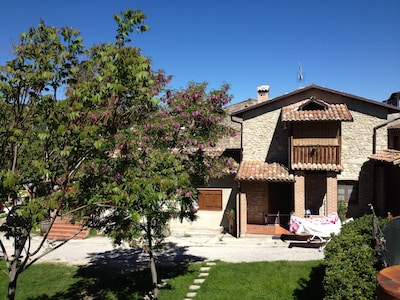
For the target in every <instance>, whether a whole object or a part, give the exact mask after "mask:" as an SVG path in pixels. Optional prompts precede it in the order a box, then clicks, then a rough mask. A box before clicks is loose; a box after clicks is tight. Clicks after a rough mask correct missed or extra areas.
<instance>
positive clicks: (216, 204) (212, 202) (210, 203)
mask: <svg viewBox="0 0 400 300" xmlns="http://www.w3.org/2000/svg"><path fill="white" fill-rule="evenodd" d="M199 209H200V210H222V190H199Z"/></svg>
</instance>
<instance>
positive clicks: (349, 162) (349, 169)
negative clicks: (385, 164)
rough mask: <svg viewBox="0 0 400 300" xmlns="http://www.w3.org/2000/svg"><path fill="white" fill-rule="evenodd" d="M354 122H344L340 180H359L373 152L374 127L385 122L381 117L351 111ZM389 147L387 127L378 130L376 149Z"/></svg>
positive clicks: (380, 149)
mask: <svg viewBox="0 0 400 300" xmlns="http://www.w3.org/2000/svg"><path fill="white" fill-rule="evenodd" d="M351 115H352V116H353V120H354V122H343V123H342V155H341V158H342V165H343V167H344V171H343V172H342V173H341V174H340V175H339V176H338V180H358V178H359V174H360V171H361V168H362V166H363V164H364V163H365V162H367V161H368V156H370V155H371V154H372V144H373V128H374V127H375V126H377V125H380V124H382V123H384V122H385V120H382V119H381V118H376V117H373V116H369V115H365V114H362V113H359V112H356V111H351ZM386 147H387V128H386V127H383V128H381V129H378V130H377V138H376V151H377V152H379V151H382V150H383V149H385V148H386Z"/></svg>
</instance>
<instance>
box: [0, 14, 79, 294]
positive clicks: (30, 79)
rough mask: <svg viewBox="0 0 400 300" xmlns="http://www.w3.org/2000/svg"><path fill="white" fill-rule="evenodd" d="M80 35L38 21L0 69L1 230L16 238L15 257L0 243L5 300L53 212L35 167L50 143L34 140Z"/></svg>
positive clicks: (73, 56)
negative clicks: (25, 193)
mask: <svg viewBox="0 0 400 300" xmlns="http://www.w3.org/2000/svg"><path fill="white" fill-rule="evenodd" d="M78 34H79V32H78V31H75V30H73V29H69V28H62V29H61V30H58V29H56V28H54V27H48V26H46V25H45V24H44V22H43V21H41V22H40V23H39V25H38V26H37V27H36V28H34V27H32V28H30V30H29V32H28V33H24V34H22V35H21V39H20V44H19V45H16V46H14V52H15V56H16V57H15V59H13V60H12V61H9V62H7V64H6V65H5V66H1V67H0V72H1V73H0V98H1V107H2V117H3V118H2V121H1V134H0V140H1V145H2V150H3V156H2V158H1V169H0V178H1V182H0V194H1V196H0V197H1V199H3V201H5V203H6V205H7V206H8V208H9V213H8V216H7V219H6V222H5V223H4V224H3V225H2V226H1V227H0V230H1V231H2V232H4V234H5V235H4V237H5V238H7V239H14V243H13V245H14V251H13V255H9V254H8V253H7V251H6V249H5V245H4V243H3V241H2V240H0V248H1V250H2V252H3V256H4V258H5V260H6V265H7V271H8V274H9V289H8V298H9V299H14V297H15V291H16V286H17V279H18V276H19V274H20V273H21V272H23V271H24V270H25V269H26V268H27V267H28V266H29V265H30V264H31V263H32V261H30V259H31V257H32V255H34V254H36V253H37V252H38V249H37V250H35V251H31V249H30V247H31V232H32V230H33V229H34V228H37V226H38V223H39V222H40V221H41V220H43V219H45V217H46V214H47V212H48V210H49V209H52V208H53V204H52V201H50V199H44V198H42V197H41V196H42V195H43V194H41V192H43V191H44V190H46V189H47V188H48V187H49V185H48V184H47V182H48V178H49V176H50V174H49V173H47V172H43V171H44V170H41V169H40V168H39V166H40V162H43V164H45V162H46V160H48V157H46V156H45V155H43V154H44V151H43V150H44V149H46V148H47V146H48V144H47V141H46V140H38V138H40V137H41V132H40V131H41V129H42V128H43V127H45V125H44V124H43V120H45V119H46V117H47V115H48V114H49V113H50V112H51V111H55V110H56V109H57V106H58V102H57V94H58V89H59V88H60V87H62V86H63V85H64V84H67V83H68V77H69V74H70V73H71V72H73V70H74V68H76V63H77V57H78V56H79V55H81V54H82V53H83V48H82V45H81V38H80V37H79V36H78ZM22 189H29V190H30V192H31V197H32V200H31V201H29V202H23V203H20V199H19V191H20V190H22ZM39 200H40V201H39ZM42 245H43V243H42V244H41V245H40V247H41V246H42ZM24 252H25V253H24Z"/></svg>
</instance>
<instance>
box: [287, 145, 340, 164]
mask: <svg viewBox="0 0 400 300" xmlns="http://www.w3.org/2000/svg"><path fill="white" fill-rule="evenodd" d="M291 163H292V164H297V163H302V164H309V163H310V164H333V165H340V147H339V146H338V145H314V146H311V145H298V146H293V147H292V151H291Z"/></svg>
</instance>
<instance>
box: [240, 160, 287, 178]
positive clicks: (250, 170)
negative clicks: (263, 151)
mask: <svg viewBox="0 0 400 300" xmlns="http://www.w3.org/2000/svg"><path fill="white" fill-rule="evenodd" d="M236 180H239V181H273V182H293V181H294V176H293V175H292V174H289V171H288V169H287V168H285V167H284V166H282V165H280V164H278V163H265V162H263V161H242V163H241V164H240V166H239V171H238V174H237V176H236Z"/></svg>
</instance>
